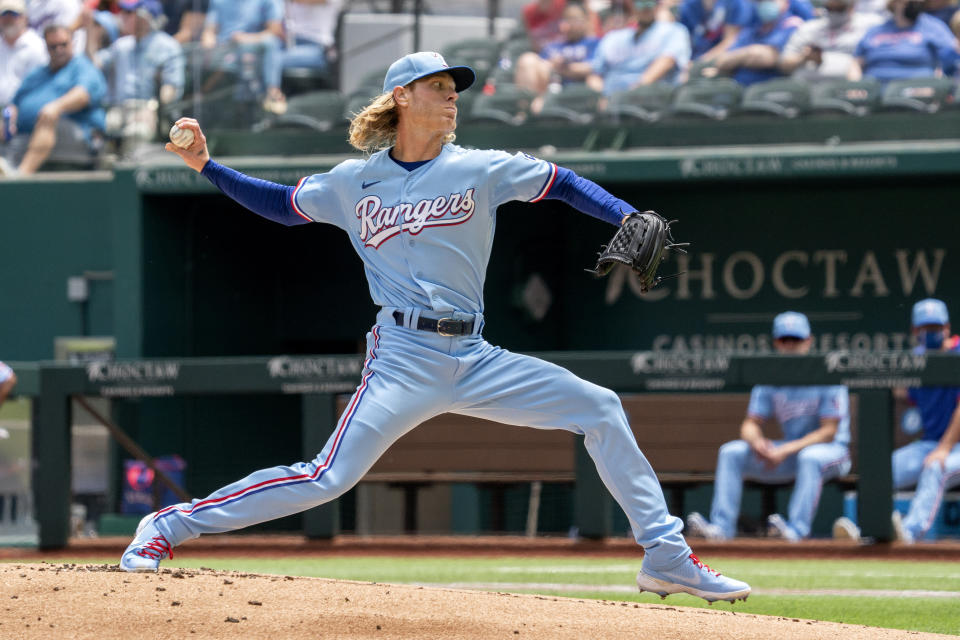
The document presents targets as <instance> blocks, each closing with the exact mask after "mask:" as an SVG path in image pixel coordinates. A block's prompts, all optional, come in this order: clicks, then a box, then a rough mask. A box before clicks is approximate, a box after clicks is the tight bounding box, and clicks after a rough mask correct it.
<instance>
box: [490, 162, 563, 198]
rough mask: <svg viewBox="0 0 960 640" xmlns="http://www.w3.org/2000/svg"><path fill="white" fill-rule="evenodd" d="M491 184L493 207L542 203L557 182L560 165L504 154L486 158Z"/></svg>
mask: <svg viewBox="0 0 960 640" xmlns="http://www.w3.org/2000/svg"><path fill="white" fill-rule="evenodd" d="M485 156H486V161H487V172H488V174H489V180H490V183H489V184H490V204H491V205H493V206H494V207H498V206H500V205H501V204H503V203H504V202H510V201H511V200H520V201H523V202H538V201H540V200H542V199H543V198H544V197H545V196H546V195H547V193H548V192H549V191H550V187H552V186H553V182H554V180H556V178H557V165H555V164H553V163H552V162H547V161H545V160H541V159H539V158H534V157H533V156H531V155H529V154H527V153H517V154H514V155H510V154H509V153H507V152H505V151H491V152H490V153H488V154H485Z"/></svg>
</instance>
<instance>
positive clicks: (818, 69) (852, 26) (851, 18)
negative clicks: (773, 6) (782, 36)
mask: <svg viewBox="0 0 960 640" xmlns="http://www.w3.org/2000/svg"><path fill="white" fill-rule="evenodd" d="M854 5H855V0H826V2H825V3H824V5H823V8H824V10H825V12H826V15H825V16H823V17H822V18H815V19H813V20H810V21H808V22H804V23H803V24H801V25H800V26H799V27H797V30H796V31H794V32H793V35H792V36H790V39H789V40H787V44H786V46H784V48H783V53H782V54H781V56H780V71H781V72H782V73H784V74H785V75H790V74H793V76H794V77H795V78H797V79H800V80H805V81H816V80H822V79H841V80H842V79H844V78H846V77H847V74H848V73H849V72H850V65H851V64H853V53H854V51H856V48H857V44H859V42H860V40H862V39H863V36H864V35H865V34H866V33H867V30H868V29H870V28H871V27H875V26H877V25H878V24H880V23H881V22H883V18H881V17H880V16H878V15H876V14H872V13H865V14H862V13H857V12H856V11H854Z"/></svg>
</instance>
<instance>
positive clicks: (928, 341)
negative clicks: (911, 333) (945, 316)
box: [920, 331, 943, 350]
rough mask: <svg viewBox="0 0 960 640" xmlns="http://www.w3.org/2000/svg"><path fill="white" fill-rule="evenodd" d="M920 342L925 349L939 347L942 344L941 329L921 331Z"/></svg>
mask: <svg viewBox="0 0 960 640" xmlns="http://www.w3.org/2000/svg"><path fill="white" fill-rule="evenodd" d="M920 342H921V343H922V344H923V346H925V347H926V348H927V349H931V350H933V349H940V348H941V347H942V346H943V331H921V332H920Z"/></svg>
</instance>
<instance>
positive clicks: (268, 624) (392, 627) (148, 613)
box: [0, 563, 951, 640]
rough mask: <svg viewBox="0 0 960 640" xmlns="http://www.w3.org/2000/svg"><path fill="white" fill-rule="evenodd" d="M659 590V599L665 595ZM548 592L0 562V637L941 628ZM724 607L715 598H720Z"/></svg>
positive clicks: (717, 638)
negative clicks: (854, 622) (853, 622)
mask: <svg viewBox="0 0 960 640" xmlns="http://www.w3.org/2000/svg"><path fill="white" fill-rule="evenodd" d="M667 602H669V601H667ZM716 606H717V608H716V609H713V610H703V609H695V608H685V607H673V606H670V605H669V604H666V603H665V604H663V605H650V604H636V603H624V602H610V601H598V600H580V599H575V598H559V597H553V596H537V595H518V594H507V593H486V592H478V591H463V590H456V589H440V588H426V587H417V586H410V585H392V584H379V583H364V582H350V581H343V580H326V579H322V578H304V577H290V576H271V575H262V574H250V573H238V572H226V571H214V570H212V569H199V570H192V569H163V570H161V572H160V573H156V574H154V573H145V574H144V573H140V574H130V573H124V572H122V571H119V570H118V569H117V567H116V566H115V565H113V566H111V565H94V564H88V565H83V564H24V563H19V564H18V563H10V564H2V565H0V638H18V639H19V638H24V639H27V638H44V639H45V640H48V639H50V638H70V639H73V638H76V639H85V638H90V639H94V638H96V639H98V640H100V639H103V640H111V639H114V638H116V639H118V640H120V639H122V640H131V639H134V638H177V639H182V638H217V639H219V638H270V639H279V638H291V637H297V638H378V639H380V638H382V639H384V640H386V639H391V640H392V639H403V640H407V639H418V640H419V639H425V638H437V639H443V640H460V639H474V638H476V639H484V640H486V639H488V638H542V639H550V640H566V639H568V638H569V639H576V640H584V639H591V640H607V639H614V638H616V639H619V638H631V639H636V638H656V639H658V640H660V639H663V640H672V639H676V640H681V639H683V640H687V639H690V638H710V639H711V640H721V639H726V638H730V639H733V638H736V639H738V640H750V639H758V640H759V639H764V640H765V639H768V638H778V639H779V640H792V639H814V638H817V639H820V638H823V639H827V638H830V639H838V638H839V639H841V640H885V639H893V638H914V639H917V640H920V639H925V638H948V637H951V636H941V635H938V634H930V633H919V632H910V631H900V630H890V629H879V628H875V627H863V626H853V625H843V624H836V623H832V622H818V621H812V620H800V619H788V618H776V617H768V616H759V615H754V614H744V613H737V612H736V609H735V607H731V606H730V605H727V604H719V605H716ZM721 607H722V609H721Z"/></svg>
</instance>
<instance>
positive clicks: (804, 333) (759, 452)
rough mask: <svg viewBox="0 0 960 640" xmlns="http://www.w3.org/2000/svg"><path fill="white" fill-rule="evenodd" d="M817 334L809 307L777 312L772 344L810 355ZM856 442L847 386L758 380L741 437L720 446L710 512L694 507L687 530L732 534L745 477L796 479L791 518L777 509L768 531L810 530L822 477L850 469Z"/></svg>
mask: <svg viewBox="0 0 960 640" xmlns="http://www.w3.org/2000/svg"><path fill="white" fill-rule="evenodd" d="M812 340H813V339H812V336H811V334H810V322H809V320H808V319H807V317H806V316H805V315H803V314H802V313H797V312H795V311H787V312H785V313H781V314H780V315H778V316H777V317H776V318H774V320H773V344H774V348H775V349H776V350H777V352H778V353H781V354H796V355H805V354H807V353H809V352H810V347H811V345H812ZM771 418H774V419H775V420H776V421H777V422H779V423H780V427H781V429H782V431H783V437H782V438H781V439H778V440H771V439H770V438H769V437H768V436H767V435H765V434H764V428H765V427H767V423H768V421H769V420H770V419H771ZM849 444H850V399H849V394H848V392H847V388H846V387H844V386H841V385H832V386H797V387H774V386H771V385H758V386H756V387H754V388H753V390H752V391H751V392H750V405H749V406H748V408H747V417H746V419H744V421H743V424H742V425H741V426H740V439H739V440H733V441H731V442H728V443H726V444H724V445H723V446H721V447H720V453H719V455H718V456H717V472H716V475H715V478H714V486H713V503H712V504H711V506H710V519H709V520H707V519H706V518H704V517H703V516H702V515H701V514H699V513H697V512H693V513H691V514H690V515H689V516H687V532H688V533H689V534H690V535H692V536H699V537H703V538H708V539H712V540H725V539H727V538H732V537H734V536H735V535H736V533H737V520H738V518H739V515H740V500H741V497H742V494H743V482H744V480H753V481H756V482H761V483H770V484H780V483H783V482H788V481H793V483H794V487H793V493H792V495H791V496H790V505H789V507H788V514H787V518H786V519H784V517H783V516H782V515H780V514H779V513H773V514H770V516H769V517H768V518H767V535H768V536H771V537H776V538H783V539H785V540H789V541H791V542H795V541H798V540H801V539H803V538H807V537H809V535H810V528H811V525H812V524H813V518H814V516H815V515H816V513H817V504H818V502H819V500H820V489H821V487H822V486H823V483H824V482H825V481H827V480H830V479H832V478H836V477H839V476H842V475H844V474H846V473H848V472H849V471H850V452H849V449H848V446H849Z"/></svg>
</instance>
